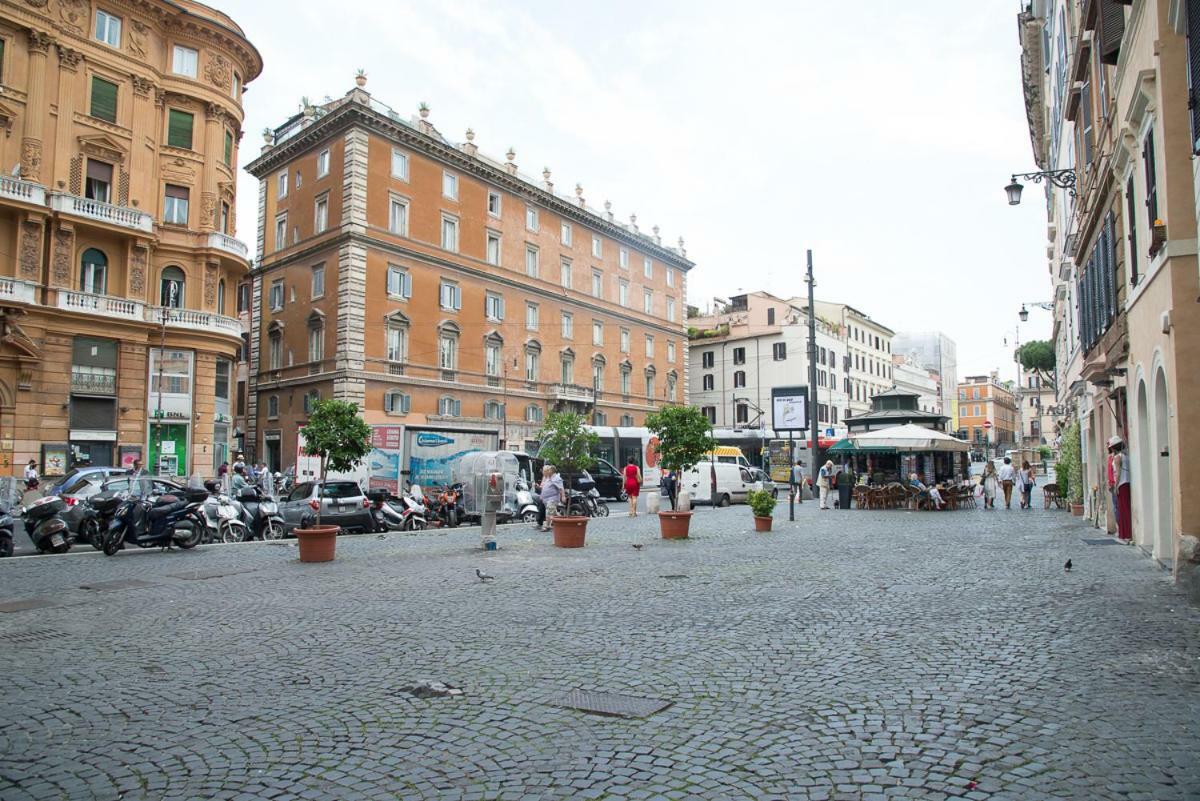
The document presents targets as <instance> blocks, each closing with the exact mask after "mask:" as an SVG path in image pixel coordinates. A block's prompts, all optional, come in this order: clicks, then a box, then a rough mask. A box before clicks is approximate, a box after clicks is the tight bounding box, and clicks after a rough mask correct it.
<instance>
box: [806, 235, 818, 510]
mask: <svg viewBox="0 0 1200 801" xmlns="http://www.w3.org/2000/svg"><path fill="white" fill-rule="evenodd" d="M806 280H807V281H808V424H809V426H810V428H811V431H812V445H811V447H810V450H809V454H810V456H809V458H810V459H811V460H812V465H811V466H810V467H809V471H810V472H811V473H812V482H813V486H816V484H817V470H818V468H817V427H818V426H819V425H820V421H819V420H818V419H817V418H818V415H817V404H816V401H817V304H816V300H814V297H813V295H814V293H813V287H815V286H816V281H814V280H813V258H812V250H811V249H810V250H809V251H808V278H807V279H806Z"/></svg>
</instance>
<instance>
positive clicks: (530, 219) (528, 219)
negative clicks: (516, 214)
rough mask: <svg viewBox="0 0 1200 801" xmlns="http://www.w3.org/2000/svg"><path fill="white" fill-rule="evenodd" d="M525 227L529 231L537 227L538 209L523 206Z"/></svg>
mask: <svg viewBox="0 0 1200 801" xmlns="http://www.w3.org/2000/svg"><path fill="white" fill-rule="evenodd" d="M525 227H526V228H527V229H528V230H530V231H536V230H537V229H538V210H537V209H535V208H534V207H533V206H526V207H525Z"/></svg>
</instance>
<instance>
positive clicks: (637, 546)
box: [633, 542, 646, 551]
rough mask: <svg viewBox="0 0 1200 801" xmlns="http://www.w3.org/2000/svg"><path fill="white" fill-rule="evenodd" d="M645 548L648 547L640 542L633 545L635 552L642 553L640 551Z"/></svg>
mask: <svg viewBox="0 0 1200 801" xmlns="http://www.w3.org/2000/svg"><path fill="white" fill-rule="evenodd" d="M645 547H646V546H645V545H643V544H642V543H640V542H635V543H634V544H633V550H635V551H640V550H642V548H645Z"/></svg>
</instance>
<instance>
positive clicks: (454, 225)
mask: <svg viewBox="0 0 1200 801" xmlns="http://www.w3.org/2000/svg"><path fill="white" fill-rule="evenodd" d="M442 249H444V250H449V251H451V252H454V253H457V252H458V219H457V218H455V217H449V216H447V215H445V214H443V215H442Z"/></svg>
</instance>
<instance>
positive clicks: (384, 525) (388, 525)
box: [367, 488, 404, 534]
mask: <svg viewBox="0 0 1200 801" xmlns="http://www.w3.org/2000/svg"><path fill="white" fill-rule="evenodd" d="M390 496H391V493H390V492H388V491H387V490H386V489H380V488H375V489H373V490H368V491H367V500H368V501H370V506H369V507H368V509H370V512H371V521H372V522H373V524H374V531H373V533H376V534H379V533H382V532H384V531H402V530H403V527H404V517H403V515H402V514H401V513H400V512H398V511H397V510H396V509H395V508H393V507H392V505H391V504H389V503H388V499H389V497H390Z"/></svg>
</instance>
